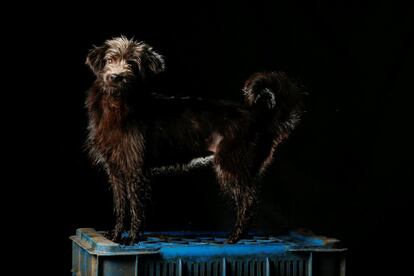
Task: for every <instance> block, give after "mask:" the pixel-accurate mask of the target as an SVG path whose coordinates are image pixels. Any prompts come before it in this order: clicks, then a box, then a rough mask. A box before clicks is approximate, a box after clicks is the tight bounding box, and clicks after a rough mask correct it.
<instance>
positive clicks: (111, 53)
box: [86, 37, 301, 243]
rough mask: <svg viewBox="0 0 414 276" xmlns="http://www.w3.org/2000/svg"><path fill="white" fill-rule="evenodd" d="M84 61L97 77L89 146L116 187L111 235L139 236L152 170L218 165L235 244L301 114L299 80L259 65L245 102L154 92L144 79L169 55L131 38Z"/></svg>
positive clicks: (160, 68) (107, 45) (98, 50)
mask: <svg viewBox="0 0 414 276" xmlns="http://www.w3.org/2000/svg"><path fill="white" fill-rule="evenodd" d="M86 64H87V65H88V66H89V67H90V69H91V70H92V71H93V72H94V74H95V75H96V80H95V82H94V83H93V85H92V87H91V88H90V89H89V91H88V95H87V100H86V107H87V110H88V115H89V127H88V130H89V135H88V139H87V147H88V149H89V152H90V155H91V157H92V158H93V160H94V162H96V163H97V164H99V165H101V166H103V167H104V168H105V170H106V172H107V174H108V177H109V181H110V183H111V187H112V190H113V199H114V209H115V214H116V225H115V228H114V230H113V231H111V232H110V235H109V236H110V238H111V239H112V240H113V241H115V242H122V243H134V242H136V241H137V240H139V238H140V235H141V234H142V231H143V226H144V220H145V204H146V202H147V200H148V199H149V193H150V190H151V185H150V181H149V180H150V177H151V174H157V173H160V172H163V171H164V172H168V171H171V170H174V169H177V168H178V169H184V170H186V169H188V167H191V166H193V165H194V166H197V164H198V165H200V164H208V163H212V165H213V168H214V171H215V173H216V175H217V179H218V182H219V184H220V187H221V190H222V191H223V193H224V194H226V195H228V196H229V197H230V198H231V199H232V201H233V203H234V207H235V211H236V222H235V225H234V228H233V230H232V232H231V233H230V235H229V238H228V242H229V243H235V242H237V241H238V240H239V239H240V238H241V237H242V236H243V234H245V233H246V231H247V227H248V225H249V223H250V222H251V220H252V218H253V214H254V210H255V207H256V203H257V189H258V182H259V181H258V180H259V176H260V175H261V174H262V173H263V172H264V171H265V169H266V168H267V167H268V165H269V164H270V163H271V161H272V159H273V154H274V151H275V149H276V147H277V146H278V145H279V144H280V143H281V142H282V141H283V140H284V139H286V138H287V137H288V135H289V134H290V132H291V131H292V130H293V129H294V128H295V126H296V125H297V123H298V122H299V119H300V114H301V105H300V97H299V93H298V87H297V85H295V83H293V82H292V81H290V80H289V78H288V77H287V76H286V75H285V74H284V73H281V72H264V73H256V74H254V75H252V76H251V77H250V78H249V79H248V80H247V81H246V83H245V85H244V89H243V92H244V95H245V103H244V104H238V103H229V102H224V101H209V100H202V99H199V98H197V99H195V98H175V97H164V96H161V95H156V94H152V93H151V91H150V89H149V88H148V87H147V84H146V80H147V79H148V78H149V77H151V76H152V75H155V74H158V73H159V72H162V71H163V70H164V69H165V66H164V60H163V58H162V56H161V55H159V54H158V53H156V52H155V51H154V50H153V49H152V48H151V47H150V46H149V45H147V44H146V43H144V42H138V41H135V40H131V39H127V38H125V37H118V38H113V39H110V40H107V41H105V43H104V44H103V45H102V46H99V47H95V48H93V49H92V50H91V51H90V52H89V54H88V56H87V59H86ZM198 157H202V158H201V159H198V160H201V161H199V162H196V161H191V160H193V159H194V158H198ZM177 164H178V165H177ZM154 168H156V169H154ZM127 218H129V222H130V223H129V226H127V225H126V224H127V223H126V221H127ZM126 230H129V236H128V238H122V237H121V236H122V235H121V233H122V232H123V231H126Z"/></svg>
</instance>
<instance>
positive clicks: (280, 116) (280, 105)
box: [243, 72, 303, 142]
mask: <svg viewBox="0 0 414 276" xmlns="http://www.w3.org/2000/svg"><path fill="white" fill-rule="evenodd" d="M243 91H244V95H245V101H246V104H247V105H248V106H249V107H250V108H251V110H252V112H253V113H254V114H255V117H256V119H257V122H258V123H259V124H260V125H261V126H263V127H265V128H266V129H267V130H268V131H270V132H271V133H272V136H273V137H274V139H275V141H277V142H281V141H282V140H284V139H285V138H287V137H288V136H289V134H290V133H291V131H292V130H293V129H294V128H295V127H296V126H297V125H298V123H299V121H300V118H301V115H302V112H303V111H302V99H301V98H302V97H301V94H303V93H301V88H300V86H299V85H298V84H296V83H295V82H293V81H292V80H290V79H289V77H288V76H287V75H286V74H285V73H283V72H263V73H256V74H253V75H252V76H251V77H250V78H248V79H247V81H246V82H245V85H244V88H243Z"/></svg>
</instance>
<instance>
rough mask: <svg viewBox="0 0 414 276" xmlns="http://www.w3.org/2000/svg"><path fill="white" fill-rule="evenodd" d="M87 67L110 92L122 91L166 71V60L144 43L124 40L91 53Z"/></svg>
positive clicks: (108, 43)
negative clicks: (128, 86) (120, 89)
mask: <svg viewBox="0 0 414 276" xmlns="http://www.w3.org/2000/svg"><path fill="white" fill-rule="evenodd" d="M86 64H87V65H88V66H89V67H90V69H91V70H92V72H93V73H94V74H95V75H96V77H97V78H98V79H99V80H100V81H101V82H102V83H103V85H105V86H106V87H107V88H111V89H119V88H123V87H124V86H127V85H131V84H133V83H135V82H141V81H144V80H145V79H146V78H148V77H149V76H150V75H154V74H158V73H160V72H162V71H164V69H165V64H164V59H163V57H162V56H161V55H160V54H158V53H157V52H155V51H154V50H153V49H152V47H151V46H149V45H148V44H146V43H144V42H138V41H135V40H133V39H128V38H126V37H124V36H121V37H117V38H113V39H109V40H107V41H105V43H104V44H103V45H102V46H97V47H94V48H93V49H92V50H90V52H89V54H88V56H87V58H86Z"/></svg>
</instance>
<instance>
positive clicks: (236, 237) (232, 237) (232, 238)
mask: <svg viewBox="0 0 414 276" xmlns="http://www.w3.org/2000/svg"><path fill="white" fill-rule="evenodd" d="M240 239H241V235H240V234H238V233H237V232H236V231H233V232H232V233H231V234H230V235H229V237H228V239H227V241H226V243H228V244H234V243H237V242H238V241H239V240H240Z"/></svg>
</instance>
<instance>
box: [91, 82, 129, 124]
mask: <svg viewBox="0 0 414 276" xmlns="http://www.w3.org/2000/svg"><path fill="white" fill-rule="evenodd" d="M122 92H123V91H117V90H115V89H105V88H103V87H102V86H101V85H100V84H98V83H96V84H95V85H93V86H92V87H91V89H90V90H89V92H88V97H87V100H86V107H87V109H88V112H89V116H90V117H91V119H92V121H93V122H94V123H95V124H96V127H100V128H102V127H103V128H112V129H114V128H119V127H122V126H124V123H125V121H126V119H127V117H128V115H129V113H130V111H131V107H130V106H128V101H127V100H126V99H125V97H126V95H125V94H123V93H122Z"/></svg>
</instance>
